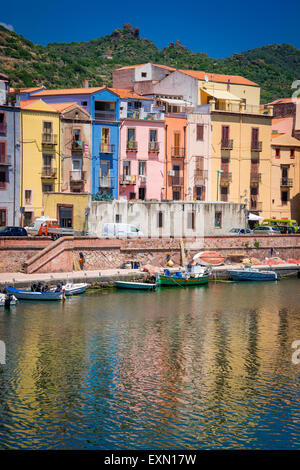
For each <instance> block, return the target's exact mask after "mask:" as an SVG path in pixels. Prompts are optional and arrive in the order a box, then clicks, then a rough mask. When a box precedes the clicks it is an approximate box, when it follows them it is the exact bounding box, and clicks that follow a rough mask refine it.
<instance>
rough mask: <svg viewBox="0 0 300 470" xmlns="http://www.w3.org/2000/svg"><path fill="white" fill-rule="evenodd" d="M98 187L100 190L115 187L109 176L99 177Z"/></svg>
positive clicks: (113, 179)
mask: <svg viewBox="0 0 300 470" xmlns="http://www.w3.org/2000/svg"><path fill="white" fill-rule="evenodd" d="M99 186H100V189H101V188H110V189H111V188H114V187H115V178H112V177H110V176H100V181H99Z"/></svg>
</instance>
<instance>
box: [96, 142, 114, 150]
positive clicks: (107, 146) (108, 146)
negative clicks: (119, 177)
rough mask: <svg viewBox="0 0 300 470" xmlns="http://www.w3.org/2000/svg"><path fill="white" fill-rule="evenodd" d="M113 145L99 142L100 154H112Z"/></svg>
mask: <svg viewBox="0 0 300 470" xmlns="http://www.w3.org/2000/svg"><path fill="white" fill-rule="evenodd" d="M114 151H115V145H114V144H109V143H107V142H104V141H101V145H100V152H101V153H114Z"/></svg>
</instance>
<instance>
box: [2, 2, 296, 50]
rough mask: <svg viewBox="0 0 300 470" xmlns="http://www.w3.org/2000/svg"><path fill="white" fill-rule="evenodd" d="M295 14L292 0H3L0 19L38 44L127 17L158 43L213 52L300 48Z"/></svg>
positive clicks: (117, 24)
mask: <svg viewBox="0 0 300 470" xmlns="http://www.w3.org/2000/svg"><path fill="white" fill-rule="evenodd" d="M299 17H300V2H299V1H297V2H296V1H295V0H294V1H291V0H285V1H282V0H281V1H278V0H273V1H270V0H260V1H257V0H250V1H248V2H245V1H243V0H240V1H233V0H222V1H220V0H215V1H211V2H207V1H206V2H203V1H202V2H200V1H191V0H184V1H179V0H172V1H170V0H165V1H156V0H154V1H153V2H143V0H131V1H127V2H125V1H124V0H115V1H112V2H100V1H99V0H98V1H97V0H90V1H83V0H81V1H79V0H73V1H72V2H71V1H70V0H48V2H39V3H37V2H32V1H30V0H28V2H25V3H24V1H23V0H15V1H14V2H13V3H12V4H11V3H10V2H8V1H5V2H2V4H1V10H0V23H6V24H9V25H12V26H13V28H14V30H15V31H16V32H17V33H19V34H22V35H23V36H24V37H26V38H27V39H30V40H31V41H33V42H34V43H36V44H42V45H46V44H48V43H49V42H72V41H88V40H90V39H95V38H97V37H100V36H104V35H107V34H110V33H111V32H112V31H113V30H114V29H116V28H121V27H122V26H123V24H124V23H130V24H131V25H132V26H133V27H135V26H138V27H139V28H140V36H141V37H143V38H148V39H150V40H152V41H153V42H154V43H155V44H156V46H157V47H159V48H163V47H165V46H167V45H168V44H169V42H175V41H176V40H177V39H179V40H180V42H181V44H183V45H184V46H187V47H188V48H189V49H191V50H193V51H194V52H206V53H207V54H208V55H209V56H210V57H216V58H218V57H226V56H229V55H232V54H234V53H236V52H242V51H245V50H248V49H253V48H255V47H260V46H262V45H265V44H274V43H277V44H281V43H289V44H292V45H294V46H295V47H298V48H300V34H299Z"/></svg>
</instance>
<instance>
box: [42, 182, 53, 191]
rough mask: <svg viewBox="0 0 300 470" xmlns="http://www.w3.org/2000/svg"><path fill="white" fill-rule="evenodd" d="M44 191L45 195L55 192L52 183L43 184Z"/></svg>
mask: <svg viewBox="0 0 300 470" xmlns="http://www.w3.org/2000/svg"><path fill="white" fill-rule="evenodd" d="M42 191H43V193H51V192H52V191H53V184H52V183H42Z"/></svg>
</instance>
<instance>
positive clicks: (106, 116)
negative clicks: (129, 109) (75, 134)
mask: <svg viewBox="0 0 300 470" xmlns="http://www.w3.org/2000/svg"><path fill="white" fill-rule="evenodd" d="M95 120H96V121H115V120H116V113H115V111H96V110H95Z"/></svg>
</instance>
